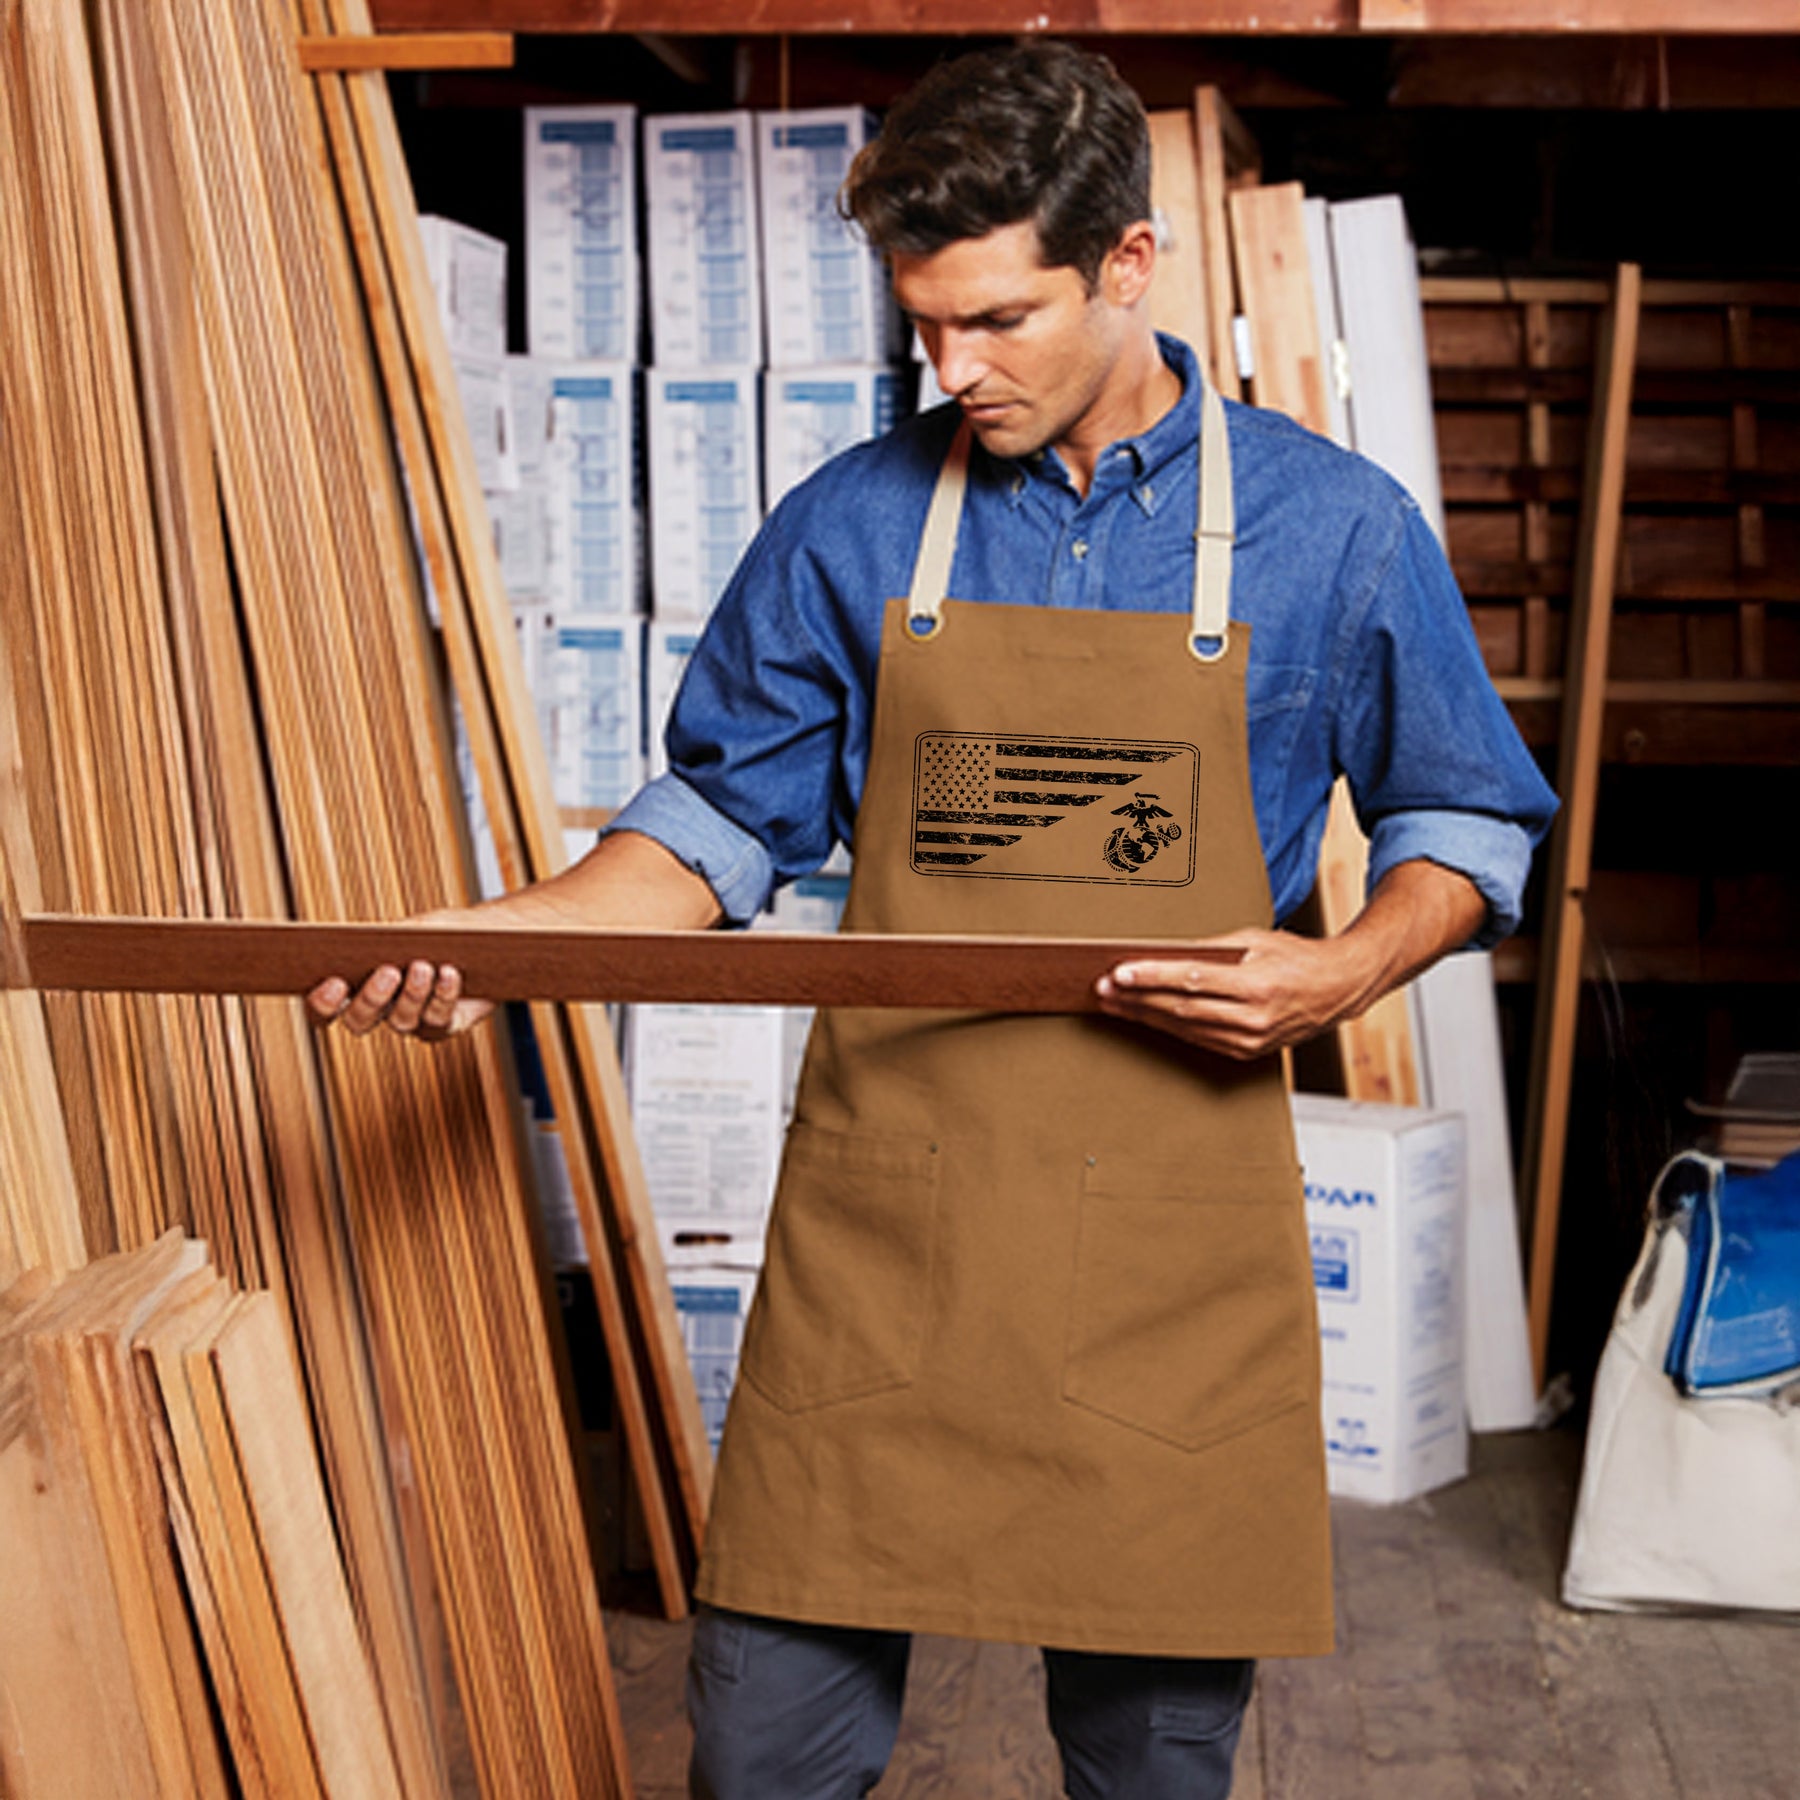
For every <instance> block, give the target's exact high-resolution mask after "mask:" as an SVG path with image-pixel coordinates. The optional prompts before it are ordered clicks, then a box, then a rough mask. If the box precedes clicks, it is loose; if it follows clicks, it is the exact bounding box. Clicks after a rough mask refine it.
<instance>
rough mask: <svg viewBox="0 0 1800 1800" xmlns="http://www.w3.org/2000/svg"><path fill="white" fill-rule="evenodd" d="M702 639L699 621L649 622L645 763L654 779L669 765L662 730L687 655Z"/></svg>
mask: <svg viewBox="0 0 1800 1800" xmlns="http://www.w3.org/2000/svg"><path fill="white" fill-rule="evenodd" d="M699 642H700V627H699V626H698V625H683V624H679V623H677V624H674V625H671V624H669V623H668V621H667V620H664V619H652V620H651V622H650V631H649V634H648V636H647V637H646V639H645V642H644V747H645V752H646V757H645V765H644V766H645V770H646V773H647V774H648V776H649V777H650V779H652V780H654V779H655V778H656V777H657V776H658V775H661V774H663V773H665V772H666V771H667V769H668V766H669V752H668V748H667V746H666V745H665V744H664V742H663V732H664V730H665V729H666V728H667V726H668V723H669V709H670V708H671V707H672V706H674V704H675V691H676V689H677V688H679V687H680V686H681V678H682V676H683V675H685V674H686V673H687V665H688V658H689V657H690V656H692V655H693V654H694V646H695V645H696V644H698V643H699Z"/></svg>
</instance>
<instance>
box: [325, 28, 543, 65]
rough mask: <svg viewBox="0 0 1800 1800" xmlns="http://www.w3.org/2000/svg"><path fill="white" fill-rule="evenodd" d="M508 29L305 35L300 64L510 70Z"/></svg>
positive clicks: (509, 35) (510, 40) (511, 46)
mask: <svg viewBox="0 0 1800 1800" xmlns="http://www.w3.org/2000/svg"><path fill="white" fill-rule="evenodd" d="M512 65H513V39H512V33H511V32H507V31H391V32H381V33H370V34H367V35H361V34H359V35H356V36H350V35H348V34H346V35H345V36H342V37H303V38H302V39H301V40H300V66H301V68H303V69H304V70H306V72H307V73H308V74H309V75H319V74H324V73H327V72H335V73H338V74H343V73H345V72H347V71H349V70H352V69H510V68H511V67H512Z"/></svg>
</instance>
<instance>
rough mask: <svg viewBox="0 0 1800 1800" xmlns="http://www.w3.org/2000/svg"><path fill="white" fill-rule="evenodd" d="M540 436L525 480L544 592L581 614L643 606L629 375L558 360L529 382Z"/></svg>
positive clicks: (632, 376) (611, 367)
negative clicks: (539, 511)
mask: <svg viewBox="0 0 1800 1800" xmlns="http://www.w3.org/2000/svg"><path fill="white" fill-rule="evenodd" d="M540 391H541V392H542V393H543V394H544V395H545V396H546V397H547V406H546V409H545V410H546V412H547V416H548V419H549V436H548V439H547V440H546V442H545V443H544V445H543V447H542V449H541V451H540V452H539V457H540V460H539V462H538V465H537V473H536V475H535V476H534V477H533V480H534V482H535V483H536V484H537V485H538V487H539V489H540V492H541V493H542V496H543V506H544V513H543V517H544V520H545V540H544V594H545V598H546V599H548V600H550V601H551V602H552V603H553V604H555V605H557V606H560V607H562V608H564V609H567V610H572V611H575V612H580V613H583V614H592V613H605V614H608V615H610V616H613V617H619V618H623V617H630V616H634V615H636V614H638V613H641V612H642V610H643V602H644V582H643V507H642V495H641V487H640V483H639V479H638V470H639V457H638V444H639V436H640V431H639V409H638V385H637V376H636V372H635V371H634V370H632V369H630V368H628V367H627V366H626V365H624V364H623V363H558V364H553V365H551V366H550V367H549V369H548V371H547V372H545V373H543V374H540V376H539V377H538V378H537V379H536V380H534V382H533V384H532V390H531V405H532V406H533V408H534V409H535V408H536V407H537V405H538V396H539V393H540Z"/></svg>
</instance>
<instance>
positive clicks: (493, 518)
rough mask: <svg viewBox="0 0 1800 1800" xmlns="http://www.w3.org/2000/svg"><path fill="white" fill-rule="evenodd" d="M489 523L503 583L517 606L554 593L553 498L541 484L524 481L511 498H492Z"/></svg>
mask: <svg viewBox="0 0 1800 1800" xmlns="http://www.w3.org/2000/svg"><path fill="white" fill-rule="evenodd" d="M487 503H488V520H489V522H490V524H491V525H492V527H493V532H494V554H495V556H497V557H498V558H499V559H500V582H501V585H502V586H503V587H504V588H505V589H506V594H507V598H508V599H509V600H511V601H512V602H513V604H514V605H515V606H517V605H520V604H522V603H526V602H536V601H541V600H543V599H545V598H546V597H547V596H548V594H549V592H550V523H551V518H550V494H549V491H548V490H547V488H546V487H545V485H544V484H543V482H541V481H521V482H520V483H519V485H518V486H517V487H516V488H514V489H513V491H512V492H511V493H510V494H489V495H488V497H487Z"/></svg>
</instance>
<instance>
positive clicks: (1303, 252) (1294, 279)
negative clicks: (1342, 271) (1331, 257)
mask: <svg viewBox="0 0 1800 1800" xmlns="http://www.w3.org/2000/svg"><path fill="white" fill-rule="evenodd" d="M1305 200H1306V196H1305V194H1304V192H1303V190H1302V189H1301V186H1300V184H1299V182H1297V181H1284V182H1281V183H1278V184H1277V185H1276V186H1273V187H1255V188H1240V189H1238V190H1237V191H1236V192H1235V193H1233V194H1232V195H1231V197H1230V211H1231V246H1232V258H1233V262H1234V265H1235V267H1236V270H1237V281H1238V291H1239V293H1240V294H1242V296H1243V302H1244V316H1245V318H1246V319H1248V320H1249V323H1250V349H1251V358H1252V362H1253V370H1252V373H1251V376H1250V397H1251V398H1252V399H1253V400H1254V401H1255V402H1256V404H1257V405H1258V406H1267V407H1270V408H1272V409H1273V410H1274V411H1276V412H1284V413H1286V414H1287V415H1288V417H1289V418H1290V419H1298V420H1299V421H1300V423H1301V424H1302V425H1304V426H1306V427H1307V429H1308V430H1309V431H1318V432H1323V433H1326V434H1327V435H1328V434H1329V433H1330V430H1331V413H1330V409H1329V407H1328V406H1327V405H1326V401H1325V354H1324V348H1323V346H1322V344H1321V343H1320V339H1319V319H1318V311H1317V308H1316V307H1315V305H1314V303H1313V286H1312V261H1311V257H1310V256H1309V254H1308V252H1307V245H1306V214H1305Z"/></svg>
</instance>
